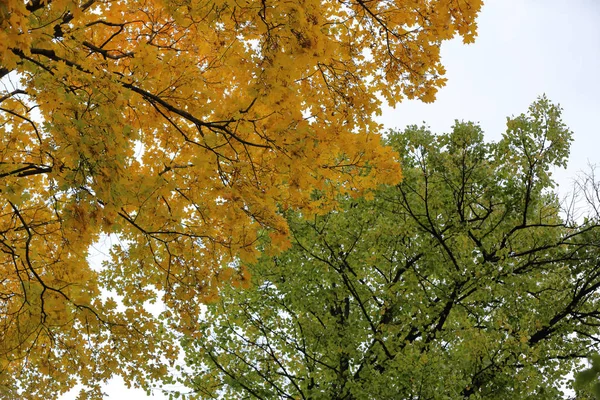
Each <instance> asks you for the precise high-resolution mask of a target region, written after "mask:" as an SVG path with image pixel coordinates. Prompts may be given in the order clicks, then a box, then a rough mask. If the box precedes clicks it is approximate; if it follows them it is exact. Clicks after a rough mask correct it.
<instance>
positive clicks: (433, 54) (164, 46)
mask: <svg viewBox="0 0 600 400" xmlns="http://www.w3.org/2000/svg"><path fill="white" fill-rule="evenodd" d="M481 3H482V2H481V0H451V1H428V0H415V1H413V0H411V1H408V0H395V1H366V0H352V1H325V0H303V1H288V2H283V1H266V0H261V1H256V0H248V1H244V2H241V1H230V0H211V1H197V0H164V1H161V0H114V1H112V0H111V1H107V0H82V1H79V0H30V1H22V0H0V79H2V80H1V87H0V249H1V253H0V298H1V299H2V303H1V304H0V392H1V396H3V397H11V396H12V397H19V394H18V393H19V392H20V391H27V394H28V396H29V398H32V399H34V398H44V399H45V398H51V397H54V396H55V394H56V393H59V392H62V391H65V390H67V389H68V388H70V387H72V386H73V385H74V384H75V383H76V382H80V383H82V384H84V385H87V387H90V388H91V391H90V395H94V396H96V397H98V396H100V394H99V393H100V389H99V386H98V384H99V382H102V381H104V380H106V379H108V378H110V377H111V376H113V375H119V376H122V377H123V378H124V379H125V381H126V382H128V383H131V382H134V383H136V384H142V385H145V384H146V383H147V382H149V381H151V380H153V379H156V378H157V377H159V376H161V375H162V374H163V373H164V372H165V365H167V364H168V362H169V360H172V359H173V358H174V357H175V354H176V352H175V351H173V344H172V340H171V338H170V337H169V334H170V333H169V332H171V333H172V332H173V331H178V332H183V333H186V334H193V333H194V332H195V331H196V330H197V318H198V314H199V311H200V304H201V303H202V302H205V301H208V300H211V299H214V297H215V295H216V294H217V292H218V287H219V286H220V284H221V283H222V282H230V281H231V282H235V283H236V284H237V285H241V286H244V285H246V284H247V282H248V275H247V272H246V271H245V270H244V268H243V265H244V264H240V263H238V264H237V266H236V265H234V264H232V263H231V261H232V260H234V259H241V260H246V261H252V260H253V259H254V258H255V257H256V255H257V247H256V246H257V244H258V243H259V239H260V238H259V233H261V232H262V233H263V234H269V235H270V237H271V244H272V248H273V251H276V250H277V249H280V250H281V249H283V248H285V247H286V246H287V245H288V244H287V239H286V238H287V235H288V226H287V222H286V220H285V218H283V216H282V213H283V212H284V211H285V210H291V209H302V210H303V213H304V214H305V215H310V214H315V213H318V212H325V211H327V209H328V207H330V206H329V205H328V204H330V203H329V200H332V199H335V198H336V196H338V195H342V194H352V195H355V196H358V195H360V194H362V193H365V192H367V191H368V190H371V189H373V188H375V187H377V185H379V184H381V183H396V182H397V181H398V180H399V179H400V178H401V175H400V171H399V164H398V163H397V158H398V155H397V153H395V152H394V151H393V150H391V149H390V148H389V147H386V146H383V145H382V144H381V141H380V137H379V128H380V127H379V125H378V124H377V123H375V122H374V120H373V116H374V115H375V114H377V113H378V112H379V110H380V105H381V102H382V101H383V100H385V101H387V103H389V104H391V105H394V104H396V103H397V102H398V101H400V100H401V99H402V98H404V97H408V98H418V99H422V100H424V101H432V100H433V98H434V95H435V92H436V90H437V88H439V87H441V86H442V85H443V84H444V78H443V75H444V68H443V66H442V64H441V61H440V44H441V43H442V42H443V41H444V40H448V39H450V38H452V37H453V36H454V35H455V34H460V35H461V36H462V37H463V39H464V41H465V42H470V41H472V40H473V38H474V36H475V30H476V25H475V22H474V20H475V17H476V15H477V13H478V11H479V9H480V7H481ZM101 235H113V236H112V237H114V238H115V239H116V240H119V241H120V242H119V243H120V244H118V245H115V246H114V247H113V248H112V249H111V257H112V259H111V260H110V261H109V262H107V263H106V264H105V265H104V266H103V267H102V268H93V267H91V266H90V265H89V263H88V261H87V259H86V256H87V254H88V249H89V246H90V245H91V244H92V243H94V242H95V241H96V240H98V239H99V238H100V237H101ZM114 294H117V295H119V296H120V297H119V299H118V300H120V301H119V302H117V301H115V299H114V298H113V297H114ZM111 296H112V297H111ZM157 296H159V297H160V299H161V300H162V301H163V302H164V304H165V307H166V311H165V312H164V313H163V314H162V321H163V322H159V321H158V320H157V319H156V318H154V317H153V316H152V315H150V314H149V313H148V312H147V311H146V310H145V308H144V304H147V302H149V301H150V302H151V301H154V300H155V299H156V298H157ZM163 323H164V326H162V325H161V324H163Z"/></svg>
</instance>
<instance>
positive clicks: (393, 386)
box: [181, 98, 600, 400]
mask: <svg viewBox="0 0 600 400" xmlns="http://www.w3.org/2000/svg"><path fill="white" fill-rule="evenodd" d="M570 142H571V132H570V131H569V130H568V128H567V127H566V126H565V125H564V124H563V122H562V120H561V110H560V108H559V107H558V106H556V105H553V104H552V103H550V102H549V101H548V100H547V99H546V98H541V99H539V100H538V101H536V102H535V103H534V104H533V105H532V106H531V107H530V108H529V111H528V112H527V113H526V114H522V115H520V116H517V117H515V118H511V119H508V122H507V130H506V132H505V134H504V135H503V137H502V139H501V140H500V141H499V142H497V143H486V142H485V141H484V140H483V133H482V131H481V129H480V128H479V127H478V126H477V125H475V124H473V123H464V122H457V123H456V124H455V125H454V126H453V128H452V131H451V132H450V133H447V134H441V135H433V134H432V133H431V132H429V131H428V129H427V128H424V127H416V126H412V127H409V128H407V129H406V130H405V131H403V132H391V133H390V134H389V137H388V143H389V144H391V145H392V146H393V147H394V148H395V149H397V150H399V151H400V152H401V154H402V161H401V162H402V169H403V174H404V179H403V181H402V182H401V183H400V184H398V185H396V186H387V187H384V188H382V189H381V190H379V191H378V192H377V193H376V194H375V196H374V198H373V199H352V198H347V199H345V200H343V201H342V204H341V206H340V207H339V208H338V209H337V210H334V211H332V212H330V213H328V214H326V215H322V216H316V217H312V218H311V219H310V220H307V219H305V218H303V216H301V215H299V214H294V213H289V214H288V222H289V224H290V227H291V231H292V235H293V246H292V248H291V249H289V250H288V251H286V252H284V253H283V254H279V255H276V256H271V255H267V254H265V255H264V256H263V257H262V258H260V260H259V261H258V262H257V263H255V264H254V265H252V266H251V267H250V271H251V273H252V281H253V285H252V287H251V288H250V289H248V290H243V291H240V290H237V289H235V288H233V287H231V288H225V289H224V290H223V292H222V295H221V297H220V299H219V300H218V301H216V302H215V303H213V304H210V305H209V306H208V309H207V311H206V314H205V316H204V317H205V321H204V323H203V325H202V329H201V330H202V336H201V337H200V338H196V339H194V338H192V337H190V336H187V337H185V338H184V339H183V340H182V342H181V344H182V346H183V349H184V350H185V352H186V364H187V368H186V369H185V372H184V373H183V378H182V382H183V383H184V384H185V385H187V386H188V387H189V388H190V389H191V390H190V392H189V393H187V395H186V396H187V397H189V398H203V399H205V398H226V399H234V398H235V399H238V398H258V399H277V398H281V399H288V398H290V399H291V398H294V399H374V398H376V399H466V398H470V399H478V398H487V399H489V398H494V399H511V400H512V399H540V400H542V399H543V400H547V399H559V398H562V395H563V393H562V389H563V388H564V387H565V386H564V385H565V379H564V377H565V376H566V375H567V374H568V373H569V372H571V371H573V369H575V368H577V365H578V360H580V359H581V358H583V357H586V356H589V354H590V353H591V351H592V349H593V347H594V346H596V345H597V344H598V340H599V339H598V336H597V334H598V325H599V324H600V312H598V309H599V307H600V304H599V297H598V293H600V261H599V260H600V258H599V257H600V253H599V249H598V245H597V244H598V243H600V229H598V228H599V227H598V222H599V221H598V218H597V216H596V217H594V216H590V217H589V218H587V219H586V220H585V222H583V223H579V224H578V223H577V222H576V221H573V220H571V219H569V218H566V217H565V216H564V215H563V214H561V207H560V204H559V201H558V199H557V197H556V195H555V194H553V192H552V190H551V189H552V187H553V181H552V179H551V176H550V175H551V173H550V172H551V169H552V168H553V167H556V166H564V165H565V162H566V159H567V157H568V153H569V145H570Z"/></svg>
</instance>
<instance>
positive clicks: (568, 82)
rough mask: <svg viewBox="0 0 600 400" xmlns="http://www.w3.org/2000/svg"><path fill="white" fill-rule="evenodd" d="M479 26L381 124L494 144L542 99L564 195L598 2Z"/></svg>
mask: <svg viewBox="0 0 600 400" xmlns="http://www.w3.org/2000/svg"><path fill="white" fill-rule="evenodd" d="M478 21H479V22H478V24H479V35H478V38H477V40H476V42H475V44H472V45H468V46H465V45H463V44H462V42H461V41H460V40H455V41H453V42H450V43H447V44H445V45H443V48H442V56H443V63H444V65H445V66H446V69H447V78H448V84H447V86H446V87H445V88H443V89H441V90H440V92H439V94H438V98H437V101H436V102H435V103H433V104H423V103H420V102H418V101H406V102H404V103H402V104H400V105H399V106H398V107H397V108H396V110H392V109H386V110H384V113H383V116H382V117H381V119H380V121H381V122H383V123H384V124H385V126H386V128H399V129H403V128H404V127H405V126H406V125H408V124H418V125H420V124H422V123H423V122H425V123H426V124H427V125H429V126H430V127H431V129H432V131H433V132H437V133H441V132H447V131H449V129H450V127H451V126H452V124H453V122H454V120H455V119H458V120H466V121H467V120H468V121H475V122H480V125H481V127H482V128H483V130H484V132H485V133H486V137H487V139H489V140H497V139H499V138H500V135H501V133H502V132H503V131H504V128H505V122H506V117H507V116H511V115H518V114H521V113H523V112H526V111H527V107H528V106H529V105H530V104H531V103H532V102H533V101H534V100H535V99H536V98H537V97H538V96H539V95H541V94H543V93H545V94H546V95H547V96H548V98H549V99H550V100H551V101H553V102H558V103H560V104H561V106H562V107H563V108H564V113H563V120H564V121H565V123H566V124H567V125H568V126H569V127H570V128H571V130H572V131H573V132H574V139H575V140H574V142H573V145H572V149H571V158H570V162H569V166H568V169H567V170H566V171H562V170H561V171H556V172H555V177H556V178H557V180H558V181H559V184H560V189H561V191H564V190H567V189H568V186H569V182H570V179H571V178H574V177H575V175H576V174H577V172H578V171H585V170H586V168H587V164H588V162H589V163H592V164H594V163H597V164H600V154H599V153H598V152H599V150H600V121H599V120H600V1H598V0H487V1H486V4H485V5H484V8H483V11H482V13H481V14H480V17H479V20H478ZM105 392H106V394H107V397H106V398H107V399H112V400H116V399H127V400H146V399H148V397H147V396H146V394H145V393H144V392H143V391H140V390H127V389H125V388H124V387H123V385H122V384H119V382H114V383H111V384H110V385H107V386H106V390H105ZM75 396H76V393H71V394H69V395H66V396H63V397H61V400H71V399H75ZM152 398H153V399H166V397H164V396H161V395H154V396H153V397H152Z"/></svg>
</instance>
